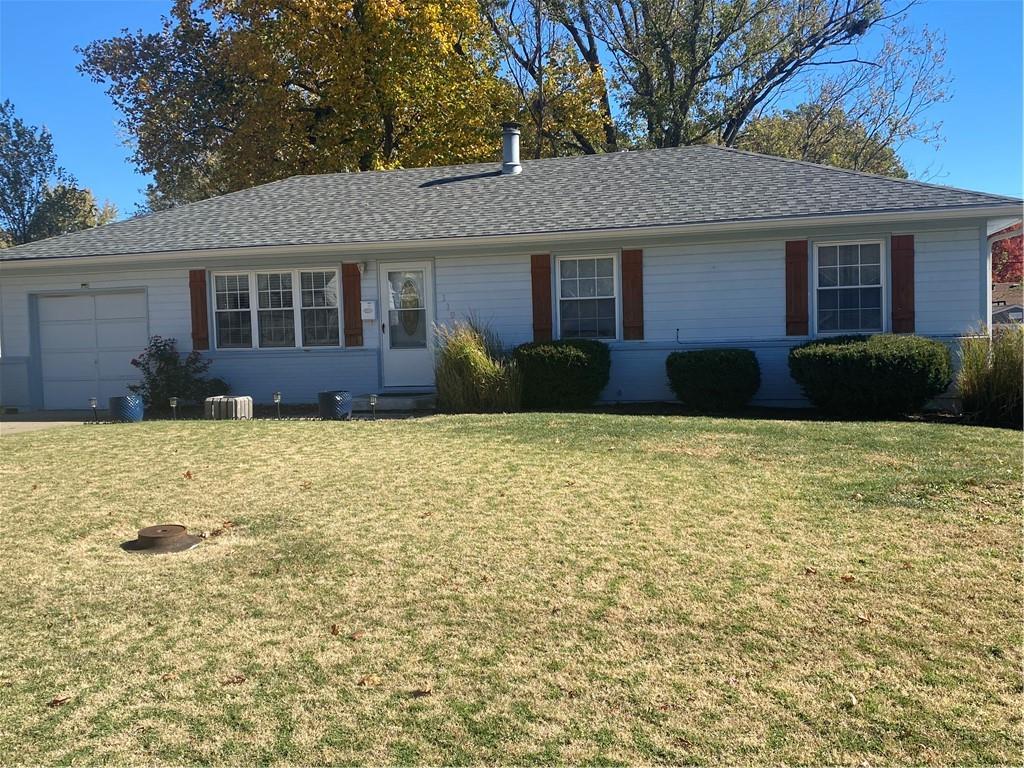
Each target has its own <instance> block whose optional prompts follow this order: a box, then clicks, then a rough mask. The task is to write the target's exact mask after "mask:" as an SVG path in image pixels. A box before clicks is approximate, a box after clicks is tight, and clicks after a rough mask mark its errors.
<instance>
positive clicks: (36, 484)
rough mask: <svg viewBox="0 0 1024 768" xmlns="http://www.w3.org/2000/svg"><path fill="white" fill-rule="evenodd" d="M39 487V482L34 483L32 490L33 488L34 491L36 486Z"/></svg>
mask: <svg viewBox="0 0 1024 768" xmlns="http://www.w3.org/2000/svg"><path fill="white" fill-rule="evenodd" d="M38 487H39V485H38V483H32V490H33V491H34V490H35V489H36V488H38Z"/></svg>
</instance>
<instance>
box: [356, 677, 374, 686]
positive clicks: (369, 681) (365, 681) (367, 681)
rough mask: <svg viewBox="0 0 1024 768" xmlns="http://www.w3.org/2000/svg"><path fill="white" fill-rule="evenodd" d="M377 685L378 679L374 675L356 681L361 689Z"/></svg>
mask: <svg viewBox="0 0 1024 768" xmlns="http://www.w3.org/2000/svg"><path fill="white" fill-rule="evenodd" d="M376 684H377V678H376V677H374V676H373V675H364V676H363V677H360V678H359V679H358V680H357V681H356V685H358V686H359V687H360V688H372V687H373V686H375V685H376Z"/></svg>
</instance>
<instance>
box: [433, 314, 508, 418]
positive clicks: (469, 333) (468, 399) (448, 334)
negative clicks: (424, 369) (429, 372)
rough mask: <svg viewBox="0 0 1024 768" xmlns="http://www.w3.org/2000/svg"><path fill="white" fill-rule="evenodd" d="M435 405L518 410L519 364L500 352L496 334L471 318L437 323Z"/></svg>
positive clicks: (488, 410)
mask: <svg viewBox="0 0 1024 768" xmlns="http://www.w3.org/2000/svg"><path fill="white" fill-rule="evenodd" d="M435 333H436V335H437V346H438V351H437V360H436V362H435V369H434V375H435V379H436V382H437V407H438V410H440V411H442V412H445V413H496V412H511V411H518V410H519V408H520V403H521V400H522V383H521V378H520V375H519V368H518V366H516V364H515V362H514V361H512V360H506V359H504V358H503V356H502V355H501V345H500V342H499V340H498V339H497V337H496V336H495V335H494V334H493V333H492V332H491V331H490V330H489V329H488V328H486V327H485V326H481V325H479V324H477V323H474V322H472V321H469V322H456V323H454V324H452V325H450V326H438V327H437V328H436V329H435Z"/></svg>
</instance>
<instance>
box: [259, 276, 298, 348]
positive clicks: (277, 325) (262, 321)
mask: <svg viewBox="0 0 1024 768" xmlns="http://www.w3.org/2000/svg"><path fill="white" fill-rule="evenodd" d="M292 291H293V289H292V273H291V272H258V273H256V295H257V304H258V312H257V321H258V324H259V329H260V347H294V346H295V310H294V308H293V307H294V303H293V301H292V299H293V296H292Z"/></svg>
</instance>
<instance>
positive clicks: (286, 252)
mask: <svg viewBox="0 0 1024 768" xmlns="http://www.w3.org/2000/svg"><path fill="white" fill-rule="evenodd" d="M1019 213H1020V205H1019V204H1016V203H1005V204H999V205H992V206H971V207H965V208H947V209H941V208H940V209H930V210H912V211H889V212H881V213H868V214H863V213H854V214H840V215H829V216H789V217H782V218H774V219H746V220H743V221H732V222H729V221H726V222H721V221H719V222H709V223H706V224H675V225H669V226H651V227H618V228H609V229H598V230H569V231H565V232H540V233H536V232H531V233H525V234H514V235H486V236H481V237H449V238H433V239H424V240H387V241H374V242H365V243H304V244H301V245H254V246H241V247H230V248H208V249H196V250H185V251H149V252H141V253H125V254H113V255H107V256H58V257H52V258H48V257H38V258H31V259H12V260H9V261H0V271H7V270H10V269H25V268H32V267H36V268H38V267H46V266H50V265H58V264H62V265H64V266H69V265H83V266H84V265H89V266H94V265H95V266H106V265H122V264H139V263H140V262H142V263H143V264H144V263H146V262H150V261H152V262H158V261H160V262H164V263H167V262H172V263H175V264H188V265H190V266H193V267H196V268H199V267H202V266H203V263H204V262H207V261H216V262H218V263H220V264H224V263H225V262H227V261H233V260H245V259H251V258H258V257H263V256H293V255H294V256H300V255H305V256H308V255H309V254H310V253H312V252H315V253H316V254H318V255H321V256H332V257H335V258H341V259H345V258H346V257H347V258H348V260H349V261H366V260H368V259H372V258H374V256H375V255H377V254H381V253H402V254H416V253H423V252H429V251H436V250H442V249H446V248H472V247H475V246H479V247H494V246H501V247H509V246H515V247H522V248H534V247H536V248H541V249H545V250H550V249H551V248H552V247H553V246H556V245H558V244H561V243H566V242H572V243H578V244H585V243H588V242H589V243H599V242H607V241H608V240H611V239H614V240H617V241H620V242H627V243H628V242H631V241H638V240H640V239H644V240H647V239H651V238H658V237H671V236H687V235H693V234H728V233H734V232H735V233H743V232H773V231H778V230H801V229H809V228H812V227H823V226H828V227H843V226H853V225H860V224H877V225H893V226H898V225H900V224H901V223H911V222H919V221H937V220H941V221H956V220H971V219H973V220H978V219H991V218H995V217H999V216H1003V217H1007V216H1014V215H1017V216H1019Z"/></svg>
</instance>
